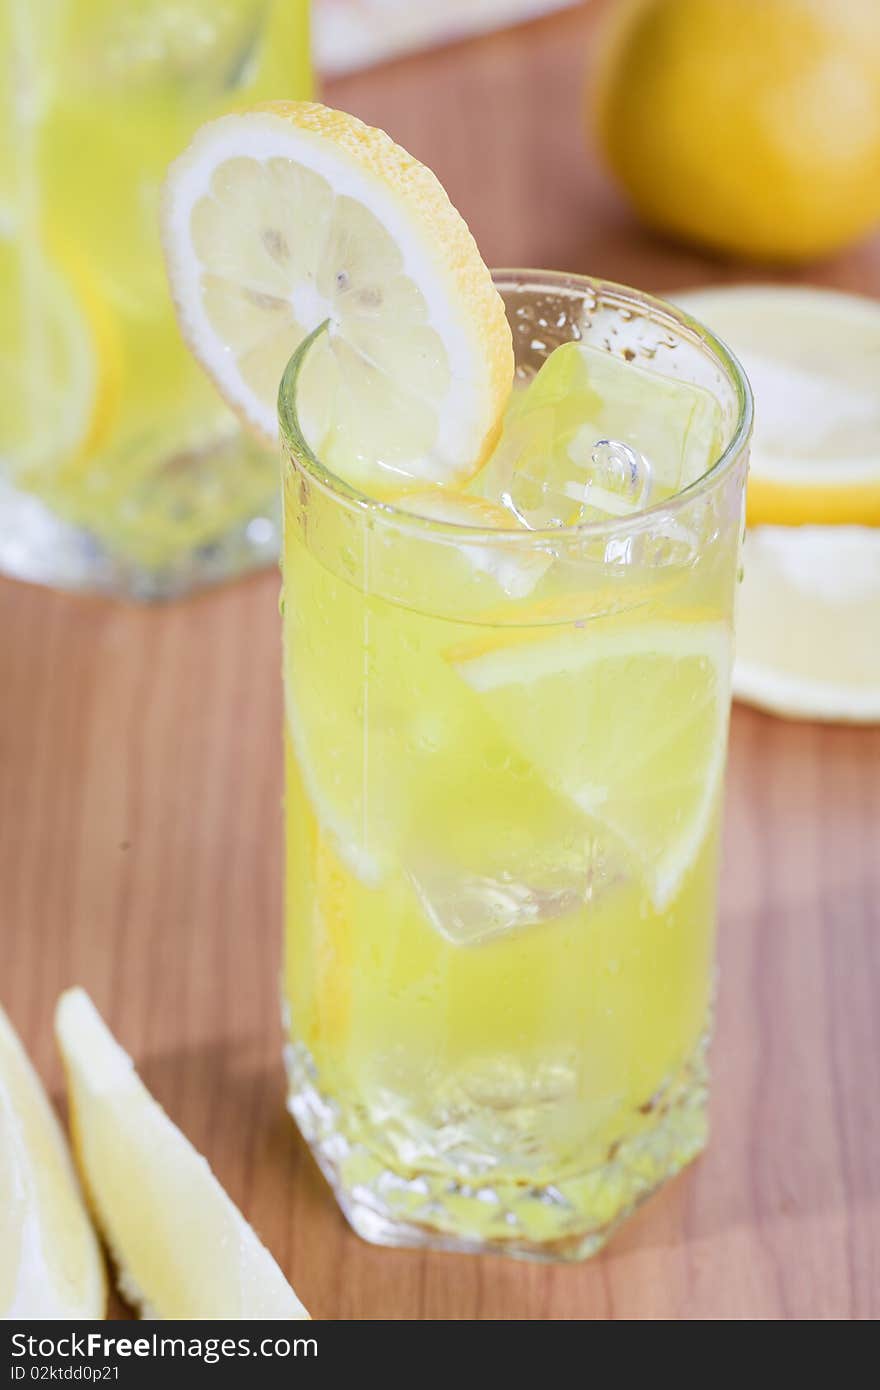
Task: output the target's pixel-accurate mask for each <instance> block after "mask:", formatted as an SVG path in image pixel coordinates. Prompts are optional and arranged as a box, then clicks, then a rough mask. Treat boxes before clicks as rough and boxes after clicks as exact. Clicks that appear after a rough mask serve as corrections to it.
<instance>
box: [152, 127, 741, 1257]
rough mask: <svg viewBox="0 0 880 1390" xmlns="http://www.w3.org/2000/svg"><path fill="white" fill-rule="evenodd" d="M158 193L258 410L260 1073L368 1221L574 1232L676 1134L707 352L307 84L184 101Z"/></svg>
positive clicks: (536, 1240)
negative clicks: (264, 450)
mask: <svg viewBox="0 0 880 1390" xmlns="http://www.w3.org/2000/svg"><path fill="white" fill-rule="evenodd" d="M218 188H222V190H223V199H222V203H221V200H218V198H217V196H216V190H217V189H218ZM166 202H167V207H168V216H169V222H170V225H171V228H172V232H171V234H170V235H169V236H168V237H167V245H168V247H169V269H170V272H171V279H172V286H173V289H174V293H175V300H176V302H177V304H178V306H179V311H180V312H181V315H182V317H183V318H184V322H185V323H188V324H190V325H194V326H195V329H194V331H192V332H191V336H190V341H191V343H192V346H193V348H194V350H195V351H196V353H197V355H198V356H199V358H200V360H201V362H202V364H203V365H204V366H205V367H206V369H207V370H208V372H209V373H210V374H211V375H212V376H213V378H214V380H215V381H216V383H217V385H218V387H219V389H220V391H221V393H222V395H223V396H224V397H225V398H226V399H227V400H229V401H230V402H232V403H233V404H234V405H235V407H236V408H237V410H238V411H239V412H240V413H241V414H242V415H244V416H245V417H246V418H248V419H249V420H250V421H252V423H253V424H254V426H255V427H256V428H258V429H259V430H260V431H261V432H262V433H264V434H268V433H269V432H270V430H271V429H272V428H273V427H274V428H277V430H278V432H279V434H280V439H281V446H282V447H281V454H282V473H283V507H284V545H283V603H282V611H283V634H284V643H283V645H284V690H285V730H286V733H285V740H286V763H287V776H286V783H287V791H286V822H287V892H286V925H285V968H284V1002H285V1014H286V1030H287V1047H286V1052H287V1067H288V1080H289V1086H288V1098H289V1106H290V1109H291V1111H292V1113H293V1115H294V1116H295V1118H296V1120H297V1123H298V1124H299V1127H300V1129H301V1131H302V1133H303V1134H304V1136H305V1137H306V1139H307V1140H308V1142H309V1144H310V1145H311V1147H312V1149H313V1151H314V1153H315V1156H316V1158H317V1160H318V1162H319V1163H320V1165H321V1167H322V1169H323V1171H324V1173H325V1174H326V1176H327V1178H328V1179H329V1182H330V1183H331V1185H332V1187H333V1189H334V1191H335V1193H336V1196H337V1198H338V1200H339V1202H340V1204H341V1206H342V1208H343V1210H344V1211H345V1213H346V1215H347V1216H348V1218H349V1220H350V1221H351V1223H352V1225H353V1226H354V1227H355V1229H356V1230H357V1231H359V1232H360V1233H361V1234H362V1235H363V1236H365V1237H366V1238H367V1239H369V1240H374V1241H377V1242H384V1243H387V1244H421V1245H436V1246H441V1247H451V1248H458V1249H467V1250H499V1251H504V1252H509V1253H514V1254H520V1255H531V1256H535V1257H544V1258H567V1259H573V1258H578V1257H581V1256H584V1255H587V1254H589V1253H591V1252H592V1251H593V1250H595V1249H596V1248H597V1247H598V1245H599V1244H601V1242H602V1241H603V1239H604V1238H605V1237H606V1235H607V1233H608V1232H609V1230H610V1229H611V1228H612V1227H613V1225H614V1224H615V1222H616V1221H618V1220H619V1219H620V1218H621V1217H622V1216H623V1215H624V1214H625V1213H626V1212H628V1211H630V1210H631V1209H632V1208H633V1207H634V1206H635V1205H636V1204H637V1203H638V1202H639V1201H641V1200H642V1198H644V1197H645V1196H646V1195H647V1194H648V1193H650V1192H651V1191H652V1190H653V1189H654V1188H656V1187H657V1186H658V1185H659V1184H660V1183H662V1182H663V1181H664V1180H665V1179H666V1178H668V1177H669V1176H670V1175H671V1174H673V1173H675V1172H677V1171H678V1169H680V1168H681V1167H682V1165H683V1164H685V1163H686V1162H687V1161H688V1160H689V1159H691V1158H693V1157H694V1155H695V1154H696V1153H697V1152H698V1151H699V1150H700V1148H701V1147H702V1145H703V1143H704V1141H705V1135H706V1118H705V1106H706V1073H705V1051H706V1044H707V1038H708V1033H709V1028H710V1022H711V1009H712V991H713V978H714V967H713V953H714V933H715V915H716V903H715V883H716V869H717V854H718V834H719V822H720V816H721V805H722V795H723V775H724V760H725V747H726V739H727V718H728V708H729V703H730V664H731V650H732V616H733V595H734V589H735V585H736V576H737V567H738V555H739V546H740V540H741V532H742V525H743V491H744V484H745V472H746V455H747V446H748V440H749V434H750V426H751V403H750V395H749V390H748V386H747V384H746V381H745V378H744V377H743V375H742V373H741V371H740V369H739V367H738V366H737V364H736V362H735V361H734V359H733V358H732V357H731V356H730V354H729V353H728V352H727V351H726V349H725V348H724V347H723V346H722V345H721V344H720V342H718V341H717V340H716V339H715V338H713V337H712V336H711V335H710V334H709V333H708V332H706V331H705V330H704V329H702V328H701V327H699V326H698V325H697V324H696V323H695V322H694V321H693V320H691V319H690V318H688V317H687V316H686V315H685V314H684V313H682V312H681V311H679V310H675V309H673V308H671V307H670V306H668V305H664V304H662V303H661V302H660V301H657V300H653V299H650V298H648V297H647V296H644V295H640V294H637V293H636V292H634V291H632V290H626V289H622V288H620V287H618V286H614V285H609V284H604V283H600V282H597V281H592V280H587V279H584V278H579V277H577V276H565V275H559V274H551V273H549V272H546V273H545V272H540V273H539V272H510V273H505V272H502V273H499V274H497V275H496V276H495V277H494V279H493V277H492V276H491V275H490V273H489V271H488V269H487V268H486V266H485V265H484V264H483V262H482V260H481V258H480V255H479V252H478V250H477V248H476V246H475V244H474V241H473V238H472V237H471V235H470V233H469V232H468V229H467V227H466V226H465V224H464V222H463V221H462V219H461V217H460V216H459V214H458V213H457V212H456V210H455V209H454V208H453V207H452V205H451V204H450V202H449V199H448V198H447V196H446V194H445V192H444V190H443V189H442V187H441V186H440V184H439V183H438V182H437V180H436V178H435V177H434V175H433V174H432V173H431V172H430V171H429V170H428V169H425V168H424V167H423V166H421V165H419V164H418V163H417V162H416V161H415V160H414V159H413V158H412V157H411V156H410V155H408V154H407V153H406V151H405V150H402V149H400V147H399V146H397V145H395V144H394V143H393V141H392V140H390V139H389V137H388V136H387V135H386V134H384V132H382V131H379V130H375V129H371V128H370V127H368V126H365V125H363V124H362V122H360V121H358V120H357V119H356V118H354V117H352V116H348V115H346V114H345V113H344V112H340V111H331V110H328V109H327V108H325V107H322V106H318V105H314V104H310V103H302V102H275V103H272V104H270V105H268V106H265V107H262V108H260V109H258V110H255V111H252V112H248V113H244V114H242V115H241V116H235V117H226V118H223V119H221V120H218V121H214V122H212V123H210V124H209V125H207V126H206V127H204V129H203V130H202V131H200V132H199V134H198V135H197V136H196V138H195V139H194V141H193V142H192V144H191V146H190V148H189V149H188V150H187V151H186V153H185V154H184V155H182V156H181V158H180V159H179V160H177V161H176V163H175V166H174V168H173V169H172V172H171V174H170V175H169V183H168V192H167V198H166ZM255 287H258V288H259V290H260V293H259V294H258V295H255V294H254V293H253V290H254V288H255ZM279 381H280V383H281V385H280V389H279ZM276 421H277V425H276V423H275V422H276Z"/></svg>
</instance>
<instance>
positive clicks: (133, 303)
mask: <svg viewBox="0 0 880 1390" xmlns="http://www.w3.org/2000/svg"><path fill="white" fill-rule="evenodd" d="M0 48H2V55H3V56H2V62H3V66H2V69H0V107H2V113H3V125H4V129H5V131H6V135H7V140H6V148H5V153H4V154H3V156H2V160H0V299H2V303H3V316H2V323H0V405H2V411H0V569H2V570H5V571H6V572H8V573H12V574H16V575H20V576H21V577H24V578H29V579H34V580H37V581H41V582H46V583H52V584H59V585H63V586H66V587H72V588H86V589H88V588H100V589H104V590H108V591H111V592H119V593H127V594H130V595H134V596H137V597H159V596H167V595H172V594H175V593H179V592H182V591H185V590H187V589H189V588H192V587H194V586H197V585H199V584H202V583H206V582H211V581H213V580H216V579H221V578H225V577H228V576H230V575H234V574H236V573H240V572H242V571H244V570H247V569H249V568H252V567H253V566H255V565H258V564H262V563H266V562H267V561H270V560H271V559H272V558H274V556H275V555H276V553H277V544H278V538H277V524H276V511H277V504H276V500H275V495H276V490H277V461H276V458H275V456H274V453H273V451H271V450H269V449H267V448H265V447H264V446H262V445H260V444H258V443H256V442H254V441H253V440H251V439H249V438H248V437H247V436H246V435H244V434H243V433H242V431H241V430H240V428H239V426H238V424H237V421H236V419H235V416H234V415H233V414H232V412H231V411H230V410H229V409H228V407H227V406H226V405H225V404H224V403H223V402H222V401H221V400H220V398H219V397H218V396H217V394H216V393H215V392H214V391H213V389H212V388H211V386H210V384H209V383H208V381H207V379H206V378H205V377H204V375H203V374H202V372H201V371H200V369H199V367H198V366H197V365H196V364H195V362H194V361H193V359H192V358H191V356H190V354H189V353H188V352H187V350H186V348H185V346H184V343H183V340H182V338H181V334H180V332H179V330H178V327H177V325H176V323H175V319H174V314H173V311H172V305H171V299H170V296H169V292H168V287H167V284H166V281H165V276H164V272H163V267H162V257H161V252H160V238H159V192H160V185H161V180H162V177H163V175H164V172H165V168H166V166H167V164H168V162H169V160H170V159H171V158H172V157H173V156H174V155H176V154H177V153H178V152H179V151H180V149H181V148H182V147H183V146H184V145H185V144H186V142H187V140H188V139H189V138H190V136H191V135H192V133H193V131H194V130H195V129H196V127H197V126H198V125H200V124H201V123H202V122H203V121H205V120H206V119H208V118H210V117H212V116H216V115H219V114H221V113H223V112H224V111H227V110H231V109H234V108H236V107H239V106H241V105H244V104H251V103H253V102H255V101H259V100H260V99H262V98H268V97H271V96H274V95H276V94H277V93H278V92H285V93H287V94H290V95H298V96H307V95H308V94H309V91H310V87H311V73H310V61H309V47H308V0H127V2H126V3H120V0H41V2H40V3H39V4H38V5H35V4H34V3H33V0H0Z"/></svg>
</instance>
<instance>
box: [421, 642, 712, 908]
mask: <svg viewBox="0 0 880 1390" xmlns="http://www.w3.org/2000/svg"><path fill="white" fill-rule="evenodd" d="M729 645H730V638H729V633H728V631H727V629H726V628H725V627H724V626H723V625H721V624H719V623H709V622H693V623H690V624H681V625H679V624H662V623H656V624H651V625H646V624H644V623H639V624H636V623H632V624H631V625H625V624H624V625H621V626H618V627H616V629H615V630H614V631H611V630H609V631H607V632H602V631H601V627H600V625H598V624H597V625H596V628H595V631H593V630H591V629H590V626H589V625H587V627H586V628H583V629H577V630H575V631H572V630H571V629H570V628H567V629H564V630H562V631H560V630H559V629H558V628H557V629H555V630H553V629H550V630H545V631H544V632H542V633H540V634H537V635H535V636H534V639H533V640H532V641H526V640H523V634H518V635H517V636H516V637H515V639H514V641H513V642H512V643H510V644H508V645H494V646H492V647H488V648H487V646H486V644H485V642H483V643H480V642H479V641H478V642H477V643H476V644H475V645H474V647H473V648H472V650H471V651H468V649H467V648H466V647H458V648H456V649H455V651H454V652H451V653H450V654H449V659H450V660H451V662H452V663H453V665H454V666H455V669H456V670H457V671H458V673H459V675H460V676H461V677H462V678H463V679H464V680H465V681H466V682H467V683H468V685H469V686H470V687H471V689H472V690H473V691H474V692H475V693H476V694H477V696H478V697H479V698H480V700H481V701H482V702H483V704H484V706H485V708H486V709H487V710H488V712H489V713H490V714H491V715H492V717H493V718H494V719H495V720H496V722H497V723H498V724H499V725H500V726H501V727H502V728H503V730H504V732H505V733H506V735H507V736H508V738H509V739H510V740H511V742H512V743H513V745H514V747H516V748H517V749H518V750H519V751H520V752H521V753H522V754H523V756H524V757H526V758H528V759H529V761H530V762H531V763H532V765H533V766H534V767H536V768H538V770H539V771H540V773H541V775H542V776H543V777H544V779H545V780H546V781H547V783H548V784H549V785H550V786H551V787H552V788H553V789H554V790H555V791H558V792H560V793H561V794H563V795H564V796H567V797H568V798H569V799H570V800H571V801H573V802H575V803H576V805H577V806H578V807H579V808H580V809H581V810H582V811H586V812H587V813H588V814H590V815H591V816H593V817H594V818H595V819H596V820H597V821H600V822H602V823H604V824H606V825H608V826H610V827H611V828H612V829H613V830H614V831H615V832H616V833H617V834H618V835H619V836H620V837H621V839H622V840H623V841H624V842H625V843H626V844H627V845H628V846H629V848H630V850H631V852H632V853H633V855H634V857H635V859H636V861H637V862H638V864H639V865H640V868H641V872H643V873H644V874H645V876H646V878H647V881H648V884H649V887H650V892H651V896H652V899H653V901H654V904H655V906H656V907H657V908H658V909H661V910H662V908H663V907H665V906H666V905H667V904H668V903H669V901H670V900H671V899H672V897H673V896H674V894H675V892H676V891H677V889H678V886H679V884H680V883H681V880H682V878H683V876H684V874H685V873H686V872H687V870H688V868H689V867H690V865H691V864H692V863H693V861H694V859H695V858H696V855H697V853H698V851H699V849H700V847H701V845H702V843H703V841H704V839H705V836H706V832H707V830H708V828H709V825H710V823H711V820H712V817H713V814H714V812H715V808H716V805H717V801H718V796H719V791H720V787H721V775H722V771H723V767H724V759H725V751H726V735H727V705H728V699H729V693H728V691H729V676H728V664H729V663H728V651H729Z"/></svg>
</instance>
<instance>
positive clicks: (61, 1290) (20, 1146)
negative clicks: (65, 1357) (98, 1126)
mask: <svg viewBox="0 0 880 1390" xmlns="http://www.w3.org/2000/svg"><path fill="white" fill-rule="evenodd" d="M0 1194H2V1201H0V1318H2V1319H4V1320H8V1319H11V1318H23V1319H32V1318H39V1319H47V1318H65V1319H67V1318H76V1319H78V1318H103V1316H104V1310H105V1306H106V1288H105V1281H104V1264H103V1260H102V1258H101V1252H100V1249H99V1247H98V1242H97V1239H96V1237H95V1233H94V1231H93V1230H92V1226H91V1223H90V1221H89V1218H88V1215H87V1213H86V1209H85V1205H84V1203H83V1200H82V1196H81V1194H80V1191H79V1187H78V1185H77V1181H76V1177H75V1174H74V1170H73V1164H72V1163H71V1161H70V1154H69V1153H68V1151H67V1145H66V1143H65V1141H64V1138H63V1136H62V1133H61V1127H60V1125H59V1124H58V1121H57V1120H56V1118H55V1114H54V1112H53V1110H52V1107H51V1106H50V1104H49V1101H48V1100H47V1098H46V1095H45V1092H44V1091H43V1088H42V1086H41V1085H40V1081H39V1078H38V1077H37V1074H36V1072H35V1071H34V1069H33V1067H32V1066H31V1064H30V1062H29V1061H28V1058H27V1057H26V1055H25V1052H24V1050H23V1048H22V1046H21V1043H20V1042H19V1040H18V1038H17V1037H16V1035H15V1033H14V1031H13V1029H12V1025H11V1024H10V1022H9V1020H8V1019H7V1017H6V1015H5V1014H4V1012H3V1010H2V1009H0Z"/></svg>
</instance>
